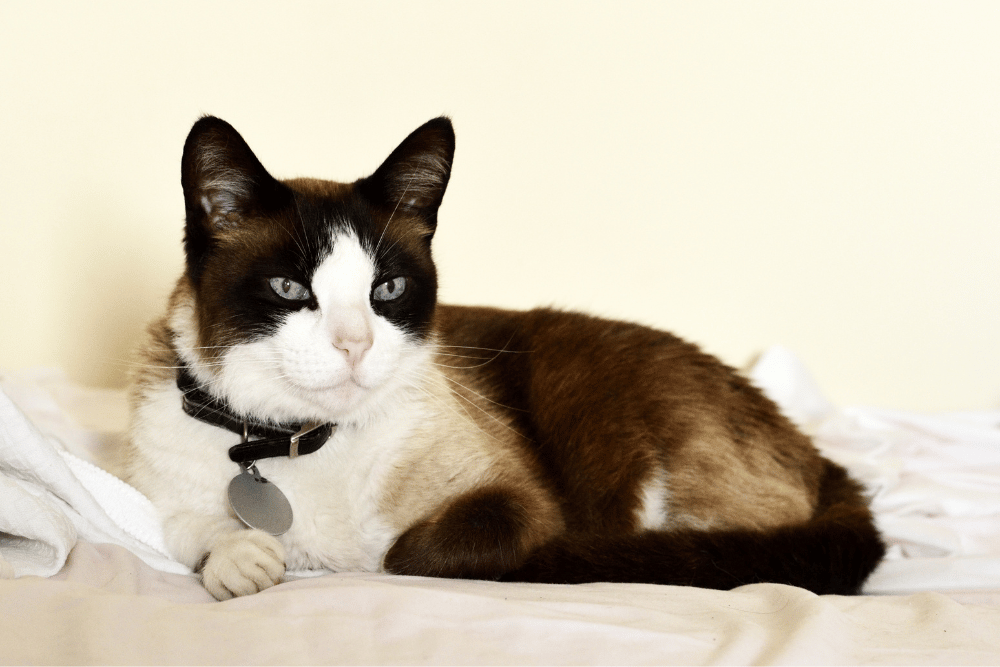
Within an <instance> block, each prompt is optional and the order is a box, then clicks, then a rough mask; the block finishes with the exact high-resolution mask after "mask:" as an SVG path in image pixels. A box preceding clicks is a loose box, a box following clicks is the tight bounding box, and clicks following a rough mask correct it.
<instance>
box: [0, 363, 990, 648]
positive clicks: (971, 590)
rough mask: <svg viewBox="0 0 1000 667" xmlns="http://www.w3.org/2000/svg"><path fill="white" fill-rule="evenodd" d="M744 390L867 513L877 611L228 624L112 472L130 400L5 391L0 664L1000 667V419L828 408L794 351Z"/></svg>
mask: <svg viewBox="0 0 1000 667" xmlns="http://www.w3.org/2000/svg"><path fill="white" fill-rule="evenodd" d="M749 375H750V377H751V378H752V379H753V380H754V382H755V383H757V384H758V385H759V386H761V387H762V388H764V389H765V391H767V392H768V394H769V395H770V396H771V397H772V398H774V399H775V400H776V401H777V402H778V403H779V405H781V406H782V408H783V410H784V411H785V412H786V414H788V415H789V416H790V417H792V418H793V419H794V420H795V421H797V422H798V423H799V424H800V425H801V426H802V427H803V428H804V429H805V430H807V431H808V432H810V433H811V434H813V436H814V438H815V440H816V442H817V444H818V445H819V446H820V447H821V448H822V449H823V451H824V453H825V454H826V455H827V456H829V457H830V458H832V459H834V460H836V461H838V462H839V463H841V464H843V465H846V466H847V467H848V468H849V469H850V470H851V471H852V473H853V474H854V475H855V476H856V477H857V478H858V479H860V480H862V481H863V482H864V483H865V485H866V487H867V489H868V490H869V492H870V494H871V495H872V498H873V500H872V504H873V508H874V510H875V512H876V516H877V520H878V523H879V526H880V528H881V529H882V531H883V533H884V535H885V536H886V539H887V542H888V543H889V545H890V550H889V557H888V558H887V559H886V561H885V562H884V563H883V564H882V566H880V568H879V569H878V570H877V571H876V573H875V574H874V575H873V576H872V578H871V579H870V581H869V582H868V585H867V586H866V588H865V593H866V594H865V595H863V596H859V597H856V598H848V597H837V596H816V595H813V594H811V593H809V592H807V591H803V590H800V589H796V588H792V587H787V586H780V585H772V584H759V585H753V586H744V587H742V588H739V589H737V590H735V591H727V592H723V591H708V590H702V589H694V588H682V587H658V586H647V585H621V584H590V585H582V586H546V585H529V584H500V583H493V582H477V581H452V580H438V579H425V578H419V577H397V576H390V575H374V574H357V573H339V574H334V573H325V574H322V576H310V577H299V576H291V577H289V578H288V580H287V581H286V582H284V583H282V584H279V585H278V586H275V587H274V588H272V589H269V590H267V591H265V592H263V593H260V594H258V595H255V596H251V597H248V598H242V599H237V600H230V601H227V602H222V603H218V602H215V601H214V600H213V599H212V598H211V596H209V595H208V594H207V593H206V592H205V591H204V589H202V588H201V586H200V584H199V583H198V581H197V579H196V578H195V577H194V576H193V575H191V574H190V573H189V571H188V570H187V568H185V567H184V566H182V565H180V564H179V563H176V562H174V561H173V560H172V559H170V557H169V555H168V554H166V552H165V549H164V548H163V543H162V533H161V532H160V529H159V526H158V523H157V521H156V517H155V513H154V512H153V509H152V507H151V506H150V505H149V503H148V501H147V500H146V499H145V498H143V497H142V496H141V494H139V493H138V492H137V491H135V489H132V488H131V487H128V486H127V485H125V484H124V483H122V482H121V481H120V480H118V479H117V478H115V477H113V476H112V475H109V474H108V473H107V472H105V469H110V470H114V462H115V459H114V454H115V450H116V446H117V443H118V442H119V441H120V438H121V434H122V431H123V428H124V424H125V420H126V408H125V399H124V395H123V394H122V393H121V392H116V391H110V390H98V389H91V388H86V387H81V386H78V385H75V384H74V383H72V382H70V381H69V380H67V379H66V377H65V376H64V375H63V374H62V373H60V372H59V371H55V370H50V369H31V370H28V371H19V372H17V373H2V374H0V390H2V392H0V559H2V560H0V608H2V613H3V618H4V622H3V623H0V661H2V662H3V663H7V664H13V663H77V664H84V663H108V664H114V663H134V664H138V663H202V664H208V663H244V664H262V663H295V664H299V663H314V664H315V663H354V664H361V663H464V664H482V663H491V664H500V663H515V664H524V663H533V664H541V663H548V664H610V663H615V664H626V663H635V664H640V663H642V664H645V663H659V664H663V663H677V664H697V663H761V664H772V663H773V664H787V663H826V664H829V663H840V664H849V663H855V664H858V663H866V664H867V663H894V664H930V663H933V664H945V663H949V664H956V663H964V664H998V663H1000V411H995V412H975V413H962V414H954V413H952V414H916V413H906V412H899V411H891V410H880V409H873V408H864V407H838V406H834V405H831V404H830V403H829V402H828V401H827V400H826V399H825V398H824V397H823V395H822V392H821V391H820V390H819V389H818V388H817V385H816V383H815V382H814V381H813V380H812V378H811V377H810V375H809V373H808V371H807V370H806V369H805V368H804V367H803V366H802V364H801V363H800V362H799V361H798V360H797V359H796V358H795V356H794V355H792V354H791V353H790V352H788V351H786V350H783V349H781V348H772V349H770V350H768V351H767V352H766V353H765V354H764V355H762V357H761V358H760V359H759V360H758V362H757V363H756V364H755V366H754V367H753V368H752V369H751V370H750V371H749Z"/></svg>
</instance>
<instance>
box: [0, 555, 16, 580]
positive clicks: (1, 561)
mask: <svg viewBox="0 0 1000 667" xmlns="http://www.w3.org/2000/svg"><path fill="white" fill-rule="evenodd" d="M13 578H14V566H13V565H11V564H10V562H9V561H8V560H7V559H6V558H4V557H3V556H0V579H13Z"/></svg>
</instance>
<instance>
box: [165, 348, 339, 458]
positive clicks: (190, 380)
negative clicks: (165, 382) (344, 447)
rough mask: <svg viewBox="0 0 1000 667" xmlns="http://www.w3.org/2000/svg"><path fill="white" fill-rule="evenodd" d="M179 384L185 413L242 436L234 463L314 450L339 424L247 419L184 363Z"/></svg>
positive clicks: (234, 450) (233, 453)
mask: <svg viewBox="0 0 1000 667" xmlns="http://www.w3.org/2000/svg"><path fill="white" fill-rule="evenodd" d="M177 388H178V389H180V390H181V396H182V399H181V406H182V407H183V409H184V412H185V413H186V414H188V415H189V416H191V417H194V418H195V419H197V420H199V421H203V422H205V423H207V424H212V425H213V426H219V427H221V428H224V429H227V430H229V431H232V432H233V433H235V434H237V435H239V436H240V437H242V438H243V442H242V443H240V444H238V445H235V446H233V447H230V448H229V458H230V459H231V460H232V461H233V462H235V463H249V462H252V461H259V460H260V459H268V458H274V457H277V456H287V457H289V458H295V457H296V456H302V455H304V454H312V453H313V452H315V451H316V450H318V449H319V448H320V447H322V446H323V445H324V444H326V441H327V440H328V439H329V438H330V436H331V435H333V432H334V431H335V430H336V428H337V425H336V424H319V423H306V424H271V423H266V424H261V423H258V422H251V421H247V420H245V419H244V418H242V417H240V416H239V415H237V414H236V413H235V412H233V410H232V409H231V408H230V407H229V406H228V405H227V404H226V402H225V401H223V400H220V399H217V398H215V397H214V396H211V395H210V394H209V393H208V392H206V391H205V390H204V389H202V388H201V387H200V386H199V385H198V381H197V380H195V379H194V377H193V376H192V375H191V373H190V372H188V369H187V367H186V366H184V365H183V364H182V365H181V366H180V368H179V369H178V370H177ZM250 438H254V439H253V440H251V439H250Z"/></svg>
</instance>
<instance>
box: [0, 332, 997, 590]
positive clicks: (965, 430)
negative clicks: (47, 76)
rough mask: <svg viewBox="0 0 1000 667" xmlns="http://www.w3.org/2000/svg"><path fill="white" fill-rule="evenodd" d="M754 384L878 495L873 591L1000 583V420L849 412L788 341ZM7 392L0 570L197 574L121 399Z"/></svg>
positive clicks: (756, 372)
mask: <svg viewBox="0 0 1000 667" xmlns="http://www.w3.org/2000/svg"><path fill="white" fill-rule="evenodd" d="M750 376H751V378H752V379H753V381H754V382H755V383H756V384H758V385H759V386H760V387H762V388H763V389H764V390H765V391H766V392H767V393H768V394H769V395H770V396H771V397H772V398H774V399H775V400H776V401H777V402H778V403H779V404H780V405H781V406H782V409H783V410H785V412H786V414H788V415H789V416H790V417H792V418H793V419H794V420H795V421H796V422H797V423H799V424H800V425H801V426H802V427H803V428H804V429H806V430H807V431H809V432H811V433H812V434H813V435H814V437H815V439H816V441H817V444H818V445H819V446H820V447H821V448H822V449H823V451H824V453H825V454H826V455H827V456H829V457H830V458H832V459H834V460H835V461H837V462H839V463H841V464H843V465H845V466H847V467H848V468H849V469H850V470H851V471H852V473H853V474H854V475H855V476H856V477H858V478H859V479H860V480H862V481H863V482H864V483H865V484H866V486H867V488H868V489H869V491H870V492H871V493H872V495H873V508H874V510H875V512H876V516H877V520H878V523H879V527H880V528H881V530H882V531H883V534H884V535H885V536H886V538H887V541H888V542H889V544H890V547H891V548H890V553H889V557H888V558H887V560H886V562H885V563H884V564H883V565H882V566H881V567H880V568H879V569H878V570H877V571H876V573H875V574H874V575H873V577H872V578H871V580H870V581H869V583H868V585H867V586H866V589H865V590H866V592H868V593H900V592H912V591H929V590H937V591H958V590H962V591H974V590H993V589H996V588H998V587H1000V412H980V413H970V414H946V415H921V414H913V413H901V412H894V411H889V410H878V409H872V408H857V407H855V408H843V409H837V408H835V407H834V406H832V405H830V403H829V402H828V401H826V399H825V398H823V396H822V393H821V392H820V391H819V390H818V388H817V387H816V385H815V383H814V382H813V381H812V379H811V377H810V375H809V373H808V371H807V370H806V369H805V368H804V367H803V366H802V364H801V363H800V362H799V361H798V360H797V359H796V358H795V356H794V355H792V354H791V353H790V352H788V351H787V350H784V349H782V348H778V347H776V348H772V349H770V350H768V352H767V353H765V354H764V355H762V357H761V358H760V360H759V361H758V362H757V364H756V365H755V366H754V368H753V370H752V371H751V372H750ZM0 389H2V391H0V572H2V573H4V574H5V576H8V577H10V576H13V575H16V576H22V575H29V574H30V575H38V576H51V575H53V574H55V573H56V572H58V571H59V569H60V568H61V567H62V566H63V564H64V563H65V561H66V558H67V555H68V554H69V552H70V549H71V548H72V547H73V545H74V544H75V543H76V541H77V540H78V539H79V540H84V541H86V542H89V543H107V544H115V545H119V546H122V547H124V548H126V549H128V550H129V551H131V552H132V553H134V554H135V555H137V556H138V557H139V558H141V559H142V560H143V561H145V562H146V563H147V564H148V565H150V566H151V567H154V568H156V569H159V570H162V571H166V572H176V573H186V572H189V570H188V569H187V568H186V567H184V566H183V565H181V564H179V563H177V562H176V561H174V560H172V559H171V558H170V557H169V556H168V555H167V554H166V550H165V548H164V545H163V534H162V530H161V528H160V524H159V521H158V520H157V518H156V514H155V511H154V509H153V507H152V505H151V504H150V503H149V501H148V500H147V499H146V498H145V497H143V496H142V495H141V494H140V493H139V492H138V491H136V490H135V489H133V488H132V487H130V486H128V485H127V484H125V483H124V482H122V481H121V480H119V479H117V478H116V477H114V476H112V475H110V474H108V473H107V472H105V471H104V470H102V469H100V468H99V467H97V465H94V464H95V463H104V464H106V462H107V461H109V460H111V459H112V458H113V457H112V456H109V452H108V450H111V449H113V448H114V447H115V446H116V444H117V442H119V439H120V437H121V431H122V429H123V428H124V423H123V415H124V410H123V407H122V406H123V402H124V397H123V395H122V394H121V393H119V392H108V391H103V392H102V391H99V390H87V389H84V388H80V387H76V386H74V385H73V384H72V383H70V382H68V381H67V380H66V378H65V377H64V376H63V375H62V374H60V373H59V372H56V371H50V370H45V369H36V370H33V371H29V372H22V373H17V374H12V373H7V374H5V375H3V376H0ZM99 403H101V404H99ZM81 405H83V406H84V407H85V408H87V409H89V410H90V412H89V413H88V416H89V418H90V420H91V421H94V420H95V419H97V420H98V421H100V419H101V417H100V413H103V414H105V415H108V414H111V415H113V417H112V418H106V417H105V418H104V422H105V423H103V424H101V425H100V426H101V427H100V428H94V427H90V428H88V427H86V426H83V425H81V424H79V423H77V422H76V421H74V419H73V416H72V415H73V414H74V413H80V412H81ZM95 409H96V411H97V412H98V413H99V414H98V415H97V417H96V418H95V416H94V414H93V413H94V411H95ZM26 415H27V416H26ZM29 417H30V418H29Z"/></svg>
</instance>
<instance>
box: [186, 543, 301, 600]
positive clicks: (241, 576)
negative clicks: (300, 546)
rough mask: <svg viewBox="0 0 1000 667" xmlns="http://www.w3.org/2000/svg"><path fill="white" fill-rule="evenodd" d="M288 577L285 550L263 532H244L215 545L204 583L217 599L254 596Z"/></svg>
mask: <svg viewBox="0 0 1000 667" xmlns="http://www.w3.org/2000/svg"><path fill="white" fill-rule="evenodd" d="M284 574H285V548H284V547H282V546H281V542H279V541H278V540H276V539H275V538H274V537H272V536H271V535H268V534H267V533H265V532H263V531H260V530H240V531H238V532H235V533H229V534H227V535H224V536H223V537H222V538H220V539H219V541H218V542H217V543H216V544H215V547H214V548H213V549H212V551H211V553H210V554H209V555H208V560H207V561H205V567H204V568H203V569H202V571H201V580H202V583H203V584H204V585H205V588H206V589H208V592H209V593H211V594H212V595H214V596H215V598H216V599H217V600H228V599H229V598H233V597H239V596H241V595H251V594H253V593H257V592H258V591H262V590H264V589H265V588H270V587H271V586H273V585H275V584H276V583H278V582H279V581H281V577H282V576H283V575H284Z"/></svg>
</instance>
